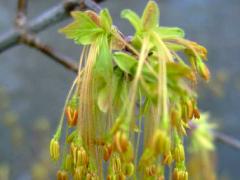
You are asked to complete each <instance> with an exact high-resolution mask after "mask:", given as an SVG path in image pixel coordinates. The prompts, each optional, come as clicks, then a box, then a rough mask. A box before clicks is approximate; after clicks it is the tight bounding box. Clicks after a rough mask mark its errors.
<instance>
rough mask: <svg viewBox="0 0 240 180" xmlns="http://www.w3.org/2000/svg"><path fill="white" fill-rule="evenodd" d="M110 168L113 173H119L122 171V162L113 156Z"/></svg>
mask: <svg viewBox="0 0 240 180" xmlns="http://www.w3.org/2000/svg"><path fill="white" fill-rule="evenodd" d="M112 168H113V170H114V172H115V173H119V172H121V170H122V162H121V159H120V158H119V157H117V156H115V157H114V158H113V159H112Z"/></svg>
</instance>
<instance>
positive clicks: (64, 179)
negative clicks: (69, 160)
mask: <svg viewBox="0 0 240 180" xmlns="http://www.w3.org/2000/svg"><path fill="white" fill-rule="evenodd" d="M57 180H68V175H67V172H66V171H63V170H59V171H58V172H57Z"/></svg>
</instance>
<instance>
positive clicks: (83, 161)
mask: <svg viewBox="0 0 240 180" xmlns="http://www.w3.org/2000/svg"><path fill="white" fill-rule="evenodd" d="M76 154H77V157H76V166H87V164H88V155H87V153H86V151H85V149H84V148H83V147H80V148H79V149H78V150H77V152H76Z"/></svg>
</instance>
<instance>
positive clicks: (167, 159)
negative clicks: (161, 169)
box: [163, 152, 173, 166]
mask: <svg viewBox="0 0 240 180" xmlns="http://www.w3.org/2000/svg"><path fill="white" fill-rule="evenodd" d="M172 162H173V157H172V154H171V152H169V153H168V154H166V155H164V156H163V164H166V165H168V166H169V165H171V164H172Z"/></svg>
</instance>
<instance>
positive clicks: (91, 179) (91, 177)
mask: <svg viewBox="0 0 240 180" xmlns="http://www.w3.org/2000/svg"><path fill="white" fill-rule="evenodd" d="M86 180H99V177H98V176H97V175H96V174H95V173H90V172H89V173H87V175H86Z"/></svg>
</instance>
